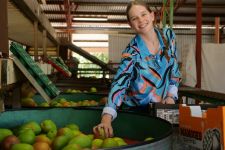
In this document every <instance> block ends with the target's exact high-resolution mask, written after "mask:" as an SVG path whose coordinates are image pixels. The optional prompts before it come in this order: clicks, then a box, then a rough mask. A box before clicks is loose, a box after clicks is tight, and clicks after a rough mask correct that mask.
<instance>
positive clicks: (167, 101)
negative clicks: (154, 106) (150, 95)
mask: <svg viewBox="0 0 225 150" xmlns="http://www.w3.org/2000/svg"><path fill="white" fill-rule="evenodd" d="M163 103H164V104H175V101H174V99H173V98H172V97H167V98H166V99H165V100H164V101H163Z"/></svg>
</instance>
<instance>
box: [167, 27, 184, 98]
mask: <svg viewBox="0 0 225 150" xmlns="http://www.w3.org/2000/svg"><path fill="white" fill-rule="evenodd" d="M164 35H165V36H166V38H167V40H168V42H169V56H171V59H173V67H172V70H171V77H170V82H169V83H170V85H169V89H168V93H167V96H172V97H174V99H178V94H177V93H178V87H179V84H180V82H181V73H180V70H179V65H178V61H177V47H176V36H175V33H174V32H173V31H172V29H170V28H167V29H165V30H164Z"/></svg>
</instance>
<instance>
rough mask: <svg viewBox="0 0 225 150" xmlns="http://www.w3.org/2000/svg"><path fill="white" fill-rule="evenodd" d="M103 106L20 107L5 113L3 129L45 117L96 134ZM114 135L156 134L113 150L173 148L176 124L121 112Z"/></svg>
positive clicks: (1, 117)
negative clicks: (174, 125)
mask: <svg viewBox="0 0 225 150" xmlns="http://www.w3.org/2000/svg"><path fill="white" fill-rule="evenodd" d="M101 113H102V109H97V108H96V109H94V108H82V109H81V108H40V109H32V110H31V109H20V110H10V111H5V112H2V113H1V115H0V120H1V121H0V128H4V127H5V128H14V127H16V126H18V125H21V124H23V123H25V122H27V121H31V120H33V121H37V122H38V123H40V122H41V121H43V120H44V119H51V120H53V121H54V122H55V123H56V125H57V126H58V128H60V127H63V126H65V125H66V124H68V123H76V124H77V125H79V127H80V130H81V131H82V132H83V133H86V134H90V133H92V128H93V126H95V125H96V124H98V123H99V122H100V119H101V118H100V117H101ZM112 126H113V128H114V135H115V136H118V137H122V138H126V139H131V140H135V141H144V139H145V138H147V137H154V140H152V141H146V142H140V143H138V144H133V145H127V146H121V147H117V148H110V149H129V150H140V149H141V150H171V149H172V125H171V124H170V123H169V122H167V121H165V120H163V119H161V118H157V117H152V116H149V115H143V114H142V115H140V114H137V113H134V112H125V111H119V112H118V117H117V118H116V119H115V120H114V121H113V123H112Z"/></svg>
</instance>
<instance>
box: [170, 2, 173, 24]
mask: <svg viewBox="0 0 225 150" xmlns="http://www.w3.org/2000/svg"><path fill="white" fill-rule="evenodd" d="M173 9H174V0H170V28H173V14H174V13H173Z"/></svg>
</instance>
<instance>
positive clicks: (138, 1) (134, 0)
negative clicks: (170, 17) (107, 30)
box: [126, 0, 152, 22]
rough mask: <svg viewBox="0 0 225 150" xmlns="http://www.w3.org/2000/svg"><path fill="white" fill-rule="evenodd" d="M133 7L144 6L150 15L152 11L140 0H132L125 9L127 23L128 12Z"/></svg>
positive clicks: (128, 19)
mask: <svg viewBox="0 0 225 150" xmlns="http://www.w3.org/2000/svg"><path fill="white" fill-rule="evenodd" d="M134 5H141V6H144V7H145V8H146V9H147V10H148V11H149V12H150V13H151V12H152V10H151V9H150V8H149V7H148V5H147V3H145V2H144V1H142V0H133V1H130V3H128V5H127V9H126V15H127V21H128V22H130V18H129V11H130V9H131V7H132V6H134Z"/></svg>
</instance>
